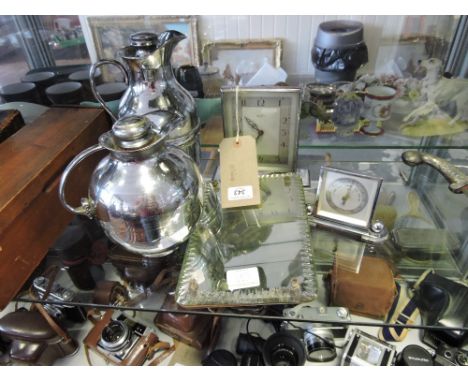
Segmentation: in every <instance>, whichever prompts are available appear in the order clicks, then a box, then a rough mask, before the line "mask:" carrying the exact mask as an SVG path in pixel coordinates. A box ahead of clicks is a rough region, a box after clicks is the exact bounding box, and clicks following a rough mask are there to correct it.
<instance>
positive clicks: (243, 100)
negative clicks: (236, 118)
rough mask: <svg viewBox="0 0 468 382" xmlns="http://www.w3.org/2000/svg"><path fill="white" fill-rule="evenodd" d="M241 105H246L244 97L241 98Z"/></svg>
mask: <svg viewBox="0 0 468 382" xmlns="http://www.w3.org/2000/svg"><path fill="white" fill-rule="evenodd" d="M241 105H242V106H245V105H247V101H246V99H245V98H242V100H241Z"/></svg>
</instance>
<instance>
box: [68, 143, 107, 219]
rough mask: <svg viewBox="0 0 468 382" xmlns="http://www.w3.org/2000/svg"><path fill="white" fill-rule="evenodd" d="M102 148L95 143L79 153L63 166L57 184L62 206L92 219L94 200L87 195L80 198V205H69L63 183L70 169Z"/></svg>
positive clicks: (102, 148)
mask: <svg viewBox="0 0 468 382" xmlns="http://www.w3.org/2000/svg"><path fill="white" fill-rule="evenodd" d="M101 150H104V147H102V146H101V145H99V144H97V145H94V146H91V147H89V148H87V149H86V150H84V151H82V152H81V153H79V154H78V155H77V156H76V157H75V158H73V160H72V161H71V162H70V163H69V164H68V165H67V167H65V170H64V171H63V174H62V177H61V178H60V185H59V198H60V201H61V202H62V204H63V206H64V207H65V208H66V209H67V210H68V211H70V212H72V213H74V214H77V215H85V216H87V217H88V218H90V219H92V218H93V217H94V212H95V207H94V201H93V200H92V199H91V198H89V197H87V198H81V206H80V207H77V208H75V207H72V206H70V205H69V204H68V203H67V201H66V200H65V183H66V182H67V178H68V175H69V174H70V172H71V170H72V169H73V168H74V167H75V166H76V165H77V164H78V163H80V162H81V161H82V160H83V159H85V158H86V157H88V156H90V155H92V154H94V153H97V152H98V151H101Z"/></svg>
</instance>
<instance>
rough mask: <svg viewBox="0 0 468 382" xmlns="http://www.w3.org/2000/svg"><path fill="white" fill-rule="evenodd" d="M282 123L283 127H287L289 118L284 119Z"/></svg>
mask: <svg viewBox="0 0 468 382" xmlns="http://www.w3.org/2000/svg"><path fill="white" fill-rule="evenodd" d="M282 123H283V125H286V124H287V123H289V117H283V119H282Z"/></svg>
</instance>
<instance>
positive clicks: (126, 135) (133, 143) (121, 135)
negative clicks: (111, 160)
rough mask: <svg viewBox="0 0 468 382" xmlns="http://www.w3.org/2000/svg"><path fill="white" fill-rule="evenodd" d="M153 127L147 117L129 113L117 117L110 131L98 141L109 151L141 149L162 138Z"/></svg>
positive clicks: (160, 140)
mask: <svg viewBox="0 0 468 382" xmlns="http://www.w3.org/2000/svg"><path fill="white" fill-rule="evenodd" d="M154 128H155V126H154V124H153V123H152V122H151V121H150V120H149V119H148V118H146V117H144V116H139V115H129V116H126V117H122V118H120V119H118V120H117V121H116V122H115V123H114V125H113V126H112V131H109V132H107V133H104V134H103V135H102V136H101V137H100V138H99V141H100V143H101V145H102V146H104V147H105V148H107V149H108V150H110V151H115V152H136V151H142V150H146V149H148V148H149V147H151V146H154V145H156V144H158V143H159V142H162V141H163V140H164V136H163V135H159V134H157V133H156V132H155V130H154Z"/></svg>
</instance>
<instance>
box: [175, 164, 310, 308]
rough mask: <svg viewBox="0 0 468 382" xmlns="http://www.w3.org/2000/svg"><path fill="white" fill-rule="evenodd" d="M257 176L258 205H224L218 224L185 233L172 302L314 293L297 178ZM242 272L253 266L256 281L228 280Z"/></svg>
mask: <svg viewBox="0 0 468 382" xmlns="http://www.w3.org/2000/svg"><path fill="white" fill-rule="evenodd" d="M259 178H260V192H261V198H262V204H261V205H260V206H258V207H245V208H235V209H224V210H222V212H221V215H222V216H221V227H220V229H219V230H213V229H208V228H206V227H204V226H203V225H202V224H199V225H198V227H197V229H196V230H195V232H194V233H193V234H192V236H191V237H190V240H189V243H188V246H187V250H186V253H185V257H184V261H183V265H182V269H181V273H180V276H179V281H178V285H177V289H176V301H177V303H178V304H180V305H182V306H184V307H229V306H231V307H234V306H249V305H265V304H298V303H301V302H307V301H312V300H314V299H315V298H316V295H317V280H316V274H315V270H314V267H313V264H312V246H311V236H310V232H309V226H308V222H307V213H306V207H305V200H304V192H303V188H302V181H301V178H300V177H299V176H298V175H295V174H291V173H286V174H271V175H261V176H259ZM217 191H218V192H219V190H217ZM218 197H219V194H218ZM214 231H217V232H216V233H213V232H214ZM246 272H247V274H251V273H252V272H254V273H255V276H256V277H258V279H257V281H258V283H255V282H254V283H253V284H251V283H249V281H252V280H248V281H247V284H242V283H241V284H242V285H243V286H241V287H239V284H238V283H237V282H236V283H233V282H232V281H233V280H234V278H233V276H232V275H234V274H235V275H236V278H237V276H238V275H244V276H245V275H246ZM230 276H231V277H230ZM249 277H250V276H249ZM241 279H242V277H241ZM237 281H239V280H238V279H237ZM244 281H245V280H244Z"/></svg>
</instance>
